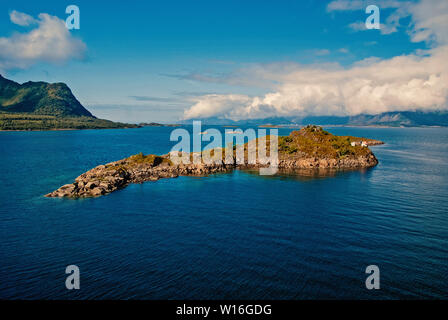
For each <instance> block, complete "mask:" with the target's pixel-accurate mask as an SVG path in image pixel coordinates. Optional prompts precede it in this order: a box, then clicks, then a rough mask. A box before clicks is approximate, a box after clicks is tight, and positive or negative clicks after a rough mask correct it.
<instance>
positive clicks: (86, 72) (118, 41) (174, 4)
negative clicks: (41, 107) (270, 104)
mask: <svg viewBox="0 0 448 320" xmlns="http://www.w3.org/2000/svg"><path fill="white" fill-rule="evenodd" d="M370 2H371V3H375V1H370ZM378 2H380V1H378ZM329 3H330V1H306V0H305V1H251V0H248V1H228V0H226V1H210V0H208V1H82V0H77V1H75V2H70V3H69V2H67V3H64V2H63V1H45V0H42V1H14V2H12V1H9V2H2V3H1V4H0V15H1V16H2V18H1V19H0V37H4V38H9V37H12V36H13V34H14V33H17V32H20V33H26V32H30V31H31V30H32V29H33V28H36V26H33V25H31V26H25V27H23V26H19V25H16V24H14V23H12V22H11V21H10V14H11V12H12V11H14V10H15V11H17V12H22V13H25V14H28V15H30V16H32V17H34V18H37V16H38V15H39V14H40V13H47V14H49V15H51V16H56V17H59V18H60V19H62V20H65V18H66V17H67V16H68V15H67V14H65V7H66V6H67V5H69V4H75V5H77V6H78V7H79V8H80V12H81V28H80V30H71V31H70V34H71V36H72V37H74V38H78V39H80V40H81V41H82V42H83V43H84V44H85V47H86V49H85V50H84V51H83V53H82V57H75V58H67V59H62V61H56V62H55V61H52V60H51V59H49V60H48V59H40V60H39V59H36V61H33V63H29V64H27V65H26V66H25V67H23V66H21V67H7V68H6V67H4V68H3V70H1V72H2V73H3V74H4V75H5V76H6V77H8V78H11V79H13V80H15V81H18V82H25V81H28V80H36V81H37V80H43V81H48V82H65V83H67V84H68V85H69V86H70V87H71V88H72V90H73V92H74V94H75V95H76V96H77V98H78V99H79V100H80V101H81V103H82V104H83V105H84V106H86V107H87V108H88V109H89V110H91V111H92V112H93V113H94V114H95V115H97V116H99V117H104V118H108V119H112V120H120V121H129V122H140V121H147V122H149V121H161V122H174V121H177V120H179V119H180V118H182V117H183V116H184V110H186V109H188V108H190V107H191V106H192V105H193V104H195V103H197V100H195V99H196V98H197V97H200V96H206V95H210V94H219V95H230V94H232V95H244V96H248V97H255V96H263V95H265V94H266V93H269V92H271V91H272V90H273V87H272V83H271V84H269V85H263V84H255V85H254V84H253V83H251V81H236V80H235V79H234V77H233V76H234V75H236V74H238V75H239V77H240V75H241V74H244V75H246V73H245V72H244V71H243V72H241V70H252V69H253V68H256V67H257V66H272V65H283V67H284V68H285V66H286V68H287V66H288V65H289V64H293V65H294V66H297V65H301V66H313V65H319V66H323V65H325V64H326V63H331V64H338V66H339V67H340V68H351V67H352V66H353V65H354V64H356V63H357V62H359V61H362V60H363V59H366V58H369V57H375V59H376V60H387V59H392V58H393V57H397V56H403V55H410V54H413V53H414V52H416V50H419V49H431V48H434V47H435V46H434V45H433V44H432V45H431V44H429V43H428V42H427V41H419V42H412V41H410V36H409V27H407V26H408V25H409V23H410V22H411V19H412V18H413V17H412V16H411V15H408V16H406V15H405V16H404V17H402V18H401V20H400V25H399V27H398V29H397V31H396V32H393V33H390V34H382V33H381V32H380V30H364V31H356V30H354V29H353V28H351V27H350V26H349V25H350V24H353V23H356V22H359V21H365V19H366V18H367V16H368V15H367V14H366V13H365V12H364V9H362V10H359V9H358V10H334V11H332V10H329V9H328V4H329ZM396 11H397V8H396V7H394V8H388V7H387V6H385V7H384V9H381V19H382V21H381V22H382V23H383V21H385V19H386V18H387V17H388V16H389V15H391V14H394V13H395V12H396ZM1 50H2V47H1V42H0V52H1ZM0 58H1V53H0ZM0 66H1V63H0ZM229 75H233V76H229ZM230 78H232V79H233V80H229V79H230ZM246 80H247V79H246ZM243 100H244V99H243ZM238 101H240V100H238Z"/></svg>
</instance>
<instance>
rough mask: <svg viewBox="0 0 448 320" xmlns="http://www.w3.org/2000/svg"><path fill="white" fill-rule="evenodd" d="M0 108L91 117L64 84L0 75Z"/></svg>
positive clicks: (13, 110) (2, 109) (1, 109)
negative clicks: (21, 81)
mask: <svg viewBox="0 0 448 320" xmlns="http://www.w3.org/2000/svg"><path fill="white" fill-rule="evenodd" d="M0 111H3V112H20V113H33V114H38V115H51V116H56V117H91V118H95V117H94V116H93V115H92V114H91V113H90V112H89V111H88V110H87V109H86V108H84V107H83V106H82V104H81V103H80V102H79V101H78V100H77V99H76V98H75V96H74V95H73V93H72V91H71V90H70V88H69V87H68V86H67V85H66V84H65V83H47V82H41V81H39V82H32V81H28V82H25V83H23V84H19V83H17V82H14V81H12V80H8V79H6V78H4V77H3V76H2V75H0Z"/></svg>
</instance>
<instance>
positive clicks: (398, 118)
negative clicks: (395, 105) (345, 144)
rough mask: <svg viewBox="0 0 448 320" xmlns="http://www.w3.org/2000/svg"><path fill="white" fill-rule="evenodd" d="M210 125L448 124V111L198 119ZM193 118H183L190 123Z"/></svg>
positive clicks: (185, 122)
mask: <svg viewBox="0 0 448 320" xmlns="http://www.w3.org/2000/svg"><path fill="white" fill-rule="evenodd" d="M196 120H201V121H202V122H203V124H208V125H237V126H243V125H308V124H315V125H347V126H349V125H353V126H390V127H415V126H417V127H418V126H448V112H447V111H430V112H424V111H392V112H384V113H380V114H376V115H368V114H360V115H356V116H307V117H270V118H261V119H248V120H238V121H234V120H231V119H222V118H218V117H212V118H203V119H196ZM192 121H193V120H183V121H181V123H183V124H189V123H192Z"/></svg>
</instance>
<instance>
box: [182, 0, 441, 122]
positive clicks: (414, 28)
mask: <svg viewBox="0 0 448 320" xmlns="http://www.w3.org/2000/svg"><path fill="white" fill-rule="evenodd" d="M364 3H365V1H346V0H336V1H332V2H331V3H330V4H329V5H328V7H327V11H344V10H358V9H359V8H363V6H364ZM381 5H382V6H383V8H389V9H390V10H392V11H393V12H392V13H391V14H390V15H389V17H388V18H387V19H386V24H388V25H387V28H388V32H385V33H383V34H389V33H393V32H396V31H397V29H398V28H399V27H402V26H401V25H400V21H401V19H403V18H405V17H410V18H411V23H410V25H409V26H406V28H407V29H406V30H407V33H408V35H409V37H410V41H412V42H422V41H424V42H425V43H426V44H427V45H428V47H429V49H428V50H424V51H422V50H419V51H417V52H415V53H413V54H408V55H401V56H396V57H393V58H390V59H383V60H381V59H378V58H368V59H364V60H361V61H358V62H356V63H354V64H353V65H351V66H350V67H348V68H343V67H341V66H340V65H339V64H321V65H319V64H317V65H310V66H307V65H300V64H298V63H288V64H285V63H277V64H276V63H274V64H265V65H258V66H256V67H252V68H246V69H240V70H238V72H236V73H234V74H232V75H231V76H230V77H229V76H228V77H226V78H225V79H224V80H223V81H226V82H227V83H232V84H243V85H249V86H250V85H254V84H255V85H256V83H258V82H260V81H266V82H270V83H275V85H273V86H272V88H271V90H270V92H268V93H266V94H264V95H260V96H249V95H244V94H209V95H204V96H200V97H196V98H195V100H194V104H193V105H192V106H191V107H190V108H188V109H187V110H185V112H184V119H193V118H207V117H220V118H228V119H232V120H241V119H256V118H266V117H273V116H306V115H356V114H361V113H367V114H378V113H382V112H387V111H410V110H446V109H448V1H446V0H422V1H420V2H399V1H392V0H384V1H381V2H380V6H381ZM391 17H392V18H391Z"/></svg>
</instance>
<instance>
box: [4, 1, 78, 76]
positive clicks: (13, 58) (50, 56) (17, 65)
mask: <svg viewBox="0 0 448 320" xmlns="http://www.w3.org/2000/svg"><path fill="white" fill-rule="evenodd" d="M9 17H10V20H11V22H12V23H14V24H16V25H18V26H21V27H31V26H32V27H34V28H33V29H31V30H30V31H29V32H27V33H13V34H12V35H11V36H10V37H0V71H1V72H4V71H5V70H11V69H25V68H28V67H30V66H31V65H33V64H35V63H37V62H49V63H63V62H65V61H67V60H70V59H82V58H83V57H84V53H85V51H86V45H85V43H84V42H83V41H82V40H80V39H78V38H75V37H73V36H72V34H71V33H70V31H69V30H68V29H67V28H66V26H65V21H63V20H62V19H59V18H58V17H55V16H51V15H49V14H47V13H41V14H39V16H38V17H37V19H35V18H33V17H32V16H30V15H28V14H25V13H22V12H18V11H15V10H14V11H12V12H11V13H10V14H9Z"/></svg>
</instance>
